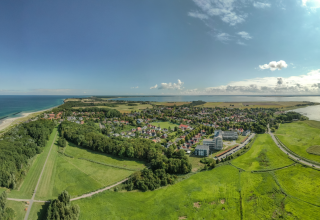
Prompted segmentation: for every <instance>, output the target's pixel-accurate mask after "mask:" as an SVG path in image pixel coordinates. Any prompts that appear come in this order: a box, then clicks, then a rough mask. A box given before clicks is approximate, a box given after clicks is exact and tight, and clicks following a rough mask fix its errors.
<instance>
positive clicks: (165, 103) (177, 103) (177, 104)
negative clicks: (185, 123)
mask: <svg viewBox="0 0 320 220" xmlns="http://www.w3.org/2000/svg"><path fill="white" fill-rule="evenodd" d="M190 103H191V102H152V104H154V105H164V106H168V107H170V106H175V105H176V106H181V105H186V104H190Z"/></svg>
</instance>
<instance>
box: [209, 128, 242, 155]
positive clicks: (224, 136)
mask: <svg viewBox="0 0 320 220" xmlns="http://www.w3.org/2000/svg"><path fill="white" fill-rule="evenodd" d="M237 139H238V133H237V132H236V131H221V130H217V131H215V132H214V138H213V139H204V140H203V145H206V146H209V148H210V151H214V150H222V149H223V140H237Z"/></svg>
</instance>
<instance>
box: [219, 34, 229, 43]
mask: <svg viewBox="0 0 320 220" xmlns="http://www.w3.org/2000/svg"><path fill="white" fill-rule="evenodd" d="M216 37H217V39H218V40H220V41H228V40H230V37H231V36H230V35H229V34H227V33H219V34H217V35H216Z"/></svg>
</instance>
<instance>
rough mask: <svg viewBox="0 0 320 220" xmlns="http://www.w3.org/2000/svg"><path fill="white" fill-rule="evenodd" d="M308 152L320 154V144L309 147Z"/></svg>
mask: <svg viewBox="0 0 320 220" xmlns="http://www.w3.org/2000/svg"><path fill="white" fill-rule="evenodd" d="M307 152H308V153H309V154H316V155H320V146H319V145H316V146H311V147H309V148H308V149H307Z"/></svg>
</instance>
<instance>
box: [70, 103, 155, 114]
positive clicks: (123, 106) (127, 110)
mask: <svg viewBox="0 0 320 220" xmlns="http://www.w3.org/2000/svg"><path fill="white" fill-rule="evenodd" d="M115 104H116V105H117V107H109V106H93V107H97V108H111V109H116V110H118V111H119V112H121V113H130V112H131V111H140V110H143V109H146V108H152V105H150V104H140V103H137V106H129V105H127V104H118V103H115ZM86 107H87V106H84V107H73V108H75V109H78V108H86Z"/></svg>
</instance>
